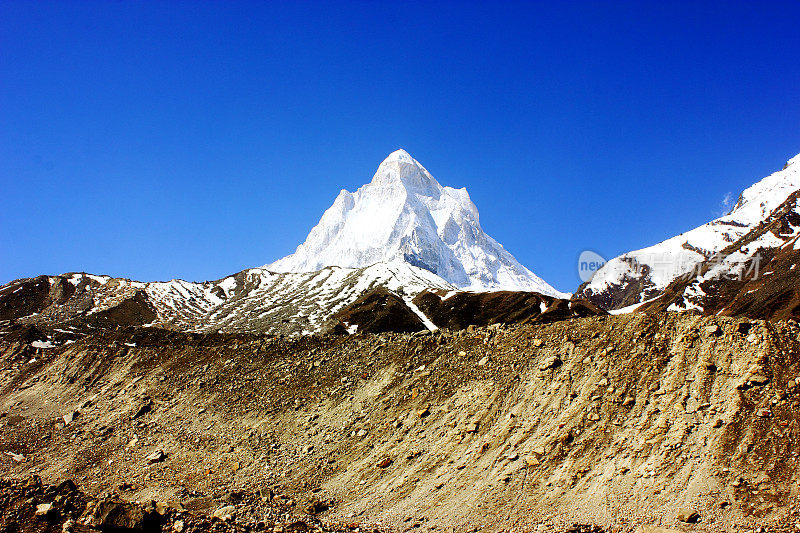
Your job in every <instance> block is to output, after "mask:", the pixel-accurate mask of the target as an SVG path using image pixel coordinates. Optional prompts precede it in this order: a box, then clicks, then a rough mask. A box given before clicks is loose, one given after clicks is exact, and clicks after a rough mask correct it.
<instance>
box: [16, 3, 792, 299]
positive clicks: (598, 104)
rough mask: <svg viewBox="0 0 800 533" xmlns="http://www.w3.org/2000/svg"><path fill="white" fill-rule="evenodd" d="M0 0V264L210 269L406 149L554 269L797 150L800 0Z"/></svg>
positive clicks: (42, 270) (604, 249)
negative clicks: (474, 0)
mask: <svg viewBox="0 0 800 533" xmlns="http://www.w3.org/2000/svg"><path fill="white" fill-rule="evenodd" d="M562 4H566V3H561V2H550V3H544V2H481V3H470V2H453V3H450V2H433V3H431V2H421V3H416V2H395V3H392V4H391V5H390V3H388V2H356V3H345V2H324V3H322V2H321V3H314V2H299V1H292V2H277V1H276V2H252V3H248V2H221V1H219V2H197V1H185V2H179V1H176V2H109V1H105V0H104V1H98V2H79V1H73V2H46V1H45V2H41V1H36V2H19V1H7V2H3V3H0V195H1V196H0V197H1V198H2V209H0V283H5V282H7V281H10V280H12V279H15V278H19V277H28V276H34V275H38V274H57V273H62V272H67V271H79V270H80V271H87V272H91V273H98V274H109V275H114V276H124V277H131V278H134V279H140V280H145V281H148V280H162V279H170V278H174V277H179V278H183V279H189V280H205V279H216V278H220V277H222V276H225V275H228V274H231V273H233V272H236V271H238V270H241V269H243V268H247V267H251V266H259V265H262V264H265V263H268V262H271V261H273V260H275V259H277V258H279V257H282V256H284V255H286V254H288V253H290V252H292V251H293V250H294V248H295V246H297V244H299V243H300V242H302V240H303V239H304V238H305V236H306V234H307V233H308V231H309V229H310V228H311V227H312V226H313V225H314V224H316V222H317V221H318V219H319V217H320V215H321V214H322V212H323V211H324V210H325V209H326V208H327V207H328V206H329V205H330V204H331V203H332V202H333V200H334V198H335V196H336V194H337V193H338V191H339V190H340V189H342V188H347V189H349V190H355V189H356V188H357V187H358V186H360V185H361V184H363V183H366V182H368V181H369V180H370V179H371V177H372V174H373V173H374V171H375V169H376V167H377V165H378V163H379V162H380V161H381V160H382V159H383V158H384V157H385V156H386V155H388V154H389V153H390V152H392V151H393V150H395V149H397V148H405V149H406V150H408V151H409V152H410V153H411V154H412V155H413V156H414V157H415V158H416V159H418V160H419V161H420V162H421V163H422V164H423V165H425V166H426V167H427V168H428V170H430V171H431V173H432V174H433V175H434V176H435V177H436V178H437V179H438V180H439V181H440V182H441V183H442V184H444V185H450V186H453V187H463V186H466V187H467V189H468V190H469V192H470V195H471V196H472V199H473V201H474V202H475V203H476V204H477V206H478V209H479V210H480V213H481V223H482V225H483V227H484V229H485V230H486V231H487V233H489V234H490V235H492V236H493V237H495V238H496V239H497V240H498V241H500V242H501V243H503V244H504V245H505V247H506V248H507V249H508V250H509V251H511V252H512V253H513V254H514V255H515V256H516V257H517V258H518V259H519V260H520V261H521V262H522V263H524V264H525V265H526V266H528V267H530V268H531V269H532V270H533V271H534V272H536V273H537V274H539V275H540V276H541V277H543V278H544V279H545V280H547V281H548V282H550V283H551V284H553V285H554V286H556V287H557V288H559V289H561V290H567V291H571V290H574V289H575V287H577V285H578V283H579V279H578V276H577V269H576V261H577V256H578V254H579V253H580V251H581V250H583V249H586V248H591V249H594V250H596V251H598V252H600V253H601V254H603V255H605V256H607V257H608V256H613V255H617V254H619V253H622V252H625V251H628V250H631V249H636V248H640V247H643V246H646V245H650V244H653V243H655V242H658V241H660V240H662V239H664V238H667V237H669V236H672V235H674V234H676V233H679V232H681V231H684V230H687V229H690V228H692V227H694V226H697V225H699V224H702V223H704V222H706V221H708V220H709V219H711V218H713V217H715V216H717V215H719V214H720V210H721V203H722V202H723V199H724V198H725V196H726V195H727V194H732V195H733V197H734V199H735V197H736V196H737V195H738V193H739V192H740V191H741V190H742V189H743V188H745V187H747V186H748V185H750V184H751V183H753V182H754V181H756V180H757V179H759V178H761V177H763V176H765V175H767V174H769V173H771V172H773V171H776V170H779V169H780V168H781V167H782V165H783V163H784V162H785V161H786V160H787V159H788V158H790V157H792V156H793V155H795V154H797V153H798V152H800V69H798V68H797V58H798V57H800V39H798V38H797V25H796V21H797V20H798V19H800V3H797V2H735V1H733V2H730V1H728V2H714V3H706V2H619V3H610V2H573V3H569V4H568V5H562Z"/></svg>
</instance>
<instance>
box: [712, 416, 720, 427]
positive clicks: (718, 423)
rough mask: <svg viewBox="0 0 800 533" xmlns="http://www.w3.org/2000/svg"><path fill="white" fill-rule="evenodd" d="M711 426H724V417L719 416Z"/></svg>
mask: <svg viewBox="0 0 800 533" xmlns="http://www.w3.org/2000/svg"><path fill="white" fill-rule="evenodd" d="M711 427H712V428H718V427H722V419H721V418H717V419H716V420H714V423H713V424H711Z"/></svg>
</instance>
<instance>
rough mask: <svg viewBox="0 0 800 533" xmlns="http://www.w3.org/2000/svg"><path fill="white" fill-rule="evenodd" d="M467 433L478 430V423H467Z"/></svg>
mask: <svg viewBox="0 0 800 533" xmlns="http://www.w3.org/2000/svg"><path fill="white" fill-rule="evenodd" d="M466 431H467V433H475V432H477V431H478V423H477V422H470V423H469V424H467V429H466Z"/></svg>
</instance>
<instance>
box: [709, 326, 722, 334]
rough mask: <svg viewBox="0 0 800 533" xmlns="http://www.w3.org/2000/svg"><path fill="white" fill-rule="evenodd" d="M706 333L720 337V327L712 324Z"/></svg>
mask: <svg viewBox="0 0 800 533" xmlns="http://www.w3.org/2000/svg"><path fill="white" fill-rule="evenodd" d="M706 333H708V334H709V335H719V333H720V327H719V326H718V325H716V324H711V325H710V326H706Z"/></svg>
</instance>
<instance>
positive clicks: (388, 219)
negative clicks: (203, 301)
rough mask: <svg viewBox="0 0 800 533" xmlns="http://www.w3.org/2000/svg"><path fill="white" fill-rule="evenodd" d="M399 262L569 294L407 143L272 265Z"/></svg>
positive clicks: (480, 283)
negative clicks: (525, 262)
mask: <svg viewBox="0 0 800 533" xmlns="http://www.w3.org/2000/svg"><path fill="white" fill-rule="evenodd" d="M394 262H405V263H408V264H411V265H413V266H416V267H419V268H423V269H425V270H428V271H430V272H432V273H434V274H436V275H437V276H439V277H441V278H442V279H444V280H445V281H447V282H449V283H451V284H452V285H455V286H457V287H460V288H465V289H469V290H479V291H481V290H524V291H535V292H539V293H542V294H545V295H549V296H555V297H563V296H565V294H564V293H561V292H559V291H557V290H556V289H554V288H553V287H551V286H550V285H548V284H547V283H545V282H544V281H543V280H542V279H541V278H539V277H538V276H536V274H534V273H533V272H531V271H530V270H528V269H527V268H525V267H524V266H522V264H520V263H519V261H517V260H516V259H515V258H514V257H513V256H512V255H511V254H510V253H509V252H508V251H506V250H505V249H504V248H503V246H502V245H500V244H499V243H498V242H497V241H495V240H494V239H492V238H491V237H490V236H488V235H487V234H486V233H484V231H483V229H482V228H481V226H480V223H479V219H478V209H477V208H476V207H475V204H473V203H472V201H471V200H470V198H469V194H468V193H467V190H466V189H463V188H462V189H453V188H451V187H443V186H442V185H440V184H439V182H438V181H436V179H435V178H434V177H433V176H432V175H431V174H430V172H428V171H427V170H426V169H425V167H423V166H422V165H421V164H419V162H418V161H416V160H415V159H414V158H413V157H411V156H410V155H409V154H408V152H406V151H405V150H397V151H395V152H392V153H391V154H390V155H389V157H387V158H386V159H384V160H383V162H382V163H381V164H380V166H379V167H378V170H377V172H376V173H375V175H374V176H373V178H372V181H371V182H370V183H368V184H366V185H364V186H362V187H360V188H359V189H358V190H357V191H356V192H355V193H351V192H349V191H346V190H342V191H341V192H340V193H339V196H337V198H336V200H335V201H334V203H333V205H332V206H331V207H330V208H329V209H328V210H327V211H325V213H324V214H323V215H322V218H321V219H320V221H319V223H318V224H317V225H316V226H315V227H314V228H313V229H312V230H311V232H310V233H309V234H308V237H307V238H306V240H305V242H304V243H303V244H301V245H300V246H298V247H297V250H296V251H295V253H293V254H292V255H289V256H287V257H284V258H283V259H280V260H278V261H275V262H274V263H272V264H270V265H267V266H266V268H267V269H269V270H271V271H274V272H312V271H316V270H320V269H322V268H324V267H328V266H339V267H348V268H360V267H365V266H369V265H372V264H375V263H394Z"/></svg>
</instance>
